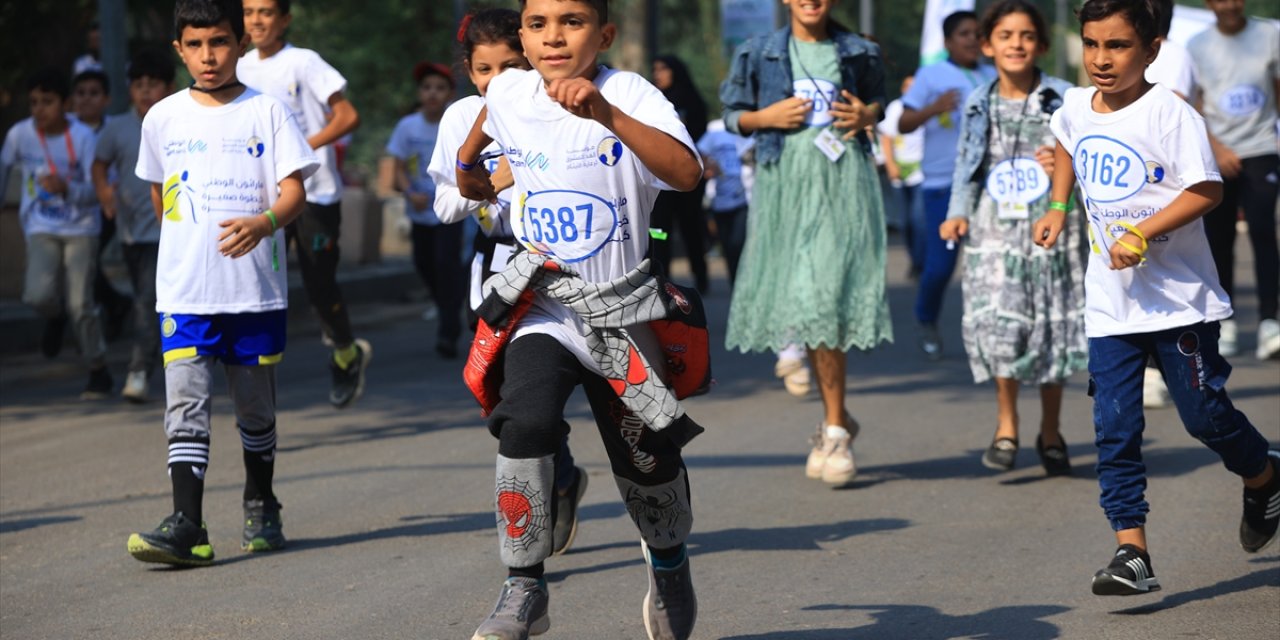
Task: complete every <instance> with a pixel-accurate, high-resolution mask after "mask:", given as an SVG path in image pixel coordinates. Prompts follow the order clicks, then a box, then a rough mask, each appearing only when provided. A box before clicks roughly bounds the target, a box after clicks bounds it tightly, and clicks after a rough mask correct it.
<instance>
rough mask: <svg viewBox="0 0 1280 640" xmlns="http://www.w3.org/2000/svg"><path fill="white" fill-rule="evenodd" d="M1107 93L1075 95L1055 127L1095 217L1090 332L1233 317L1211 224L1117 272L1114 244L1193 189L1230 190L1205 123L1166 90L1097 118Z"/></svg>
mask: <svg viewBox="0 0 1280 640" xmlns="http://www.w3.org/2000/svg"><path fill="white" fill-rule="evenodd" d="M1096 92H1097V89H1095V88H1093V87H1089V88H1075V89H1070V90H1068V91H1067V95H1066V96H1064V98H1063V105H1062V108H1061V109H1058V110H1057V111H1056V112H1054V114H1053V117H1052V119H1051V120H1050V127H1051V128H1052V129H1053V134H1054V136H1056V137H1057V138H1058V142H1060V143H1061V144H1062V146H1063V147H1065V148H1066V149H1067V151H1068V152H1069V153H1070V154H1071V158H1072V166H1073V168H1074V169H1075V174H1076V185H1077V187H1078V188H1079V189H1080V191H1081V194H1082V195H1083V197H1084V201H1083V204H1084V207H1085V213H1086V215H1087V216H1088V226H1089V240H1090V256H1089V260H1090V262H1089V266H1088V268H1087V269H1086V272H1085V332H1086V333H1087V334H1088V336H1089V337H1090V338H1097V337H1103V336H1115V335H1128V334H1136V333H1151V332H1153V331H1161V330H1165V329H1173V328H1177V327H1184V326H1187V325H1191V324H1196V323H1198V322H1213V321H1217V320H1222V319H1225V318H1228V317H1230V316H1231V302H1230V300H1229V299H1228V298H1227V294H1226V293H1225V292H1224V291H1223V290H1222V285H1221V284H1219V283H1218V271H1217V268H1216V267H1214V263H1213V255H1212V254H1210V253H1209V242H1208V240H1207V239H1206V238H1205V234H1204V224H1203V222H1202V221H1201V220H1199V219H1197V220H1196V221H1194V222H1192V223H1190V224H1187V225H1184V226H1182V227H1180V228H1178V229H1175V230H1173V231H1171V232H1169V233H1168V234H1165V235H1163V236H1159V237H1154V238H1148V241H1149V243H1150V247H1149V248H1148V249H1147V252H1146V258H1147V260H1146V262H1145V263H1143V264H1142V265H1141V266H1138V267H1132V268H1129V269H1123V270H1120V271H1113V270H1112V269H1111V256H1110V251H1111V246H1112V244H1113V243H1114V242H1115V240H1116V239H1117V238H1120V237H1121V236H1123V235H1124V234H1125V233H1126V231H1127V229H1126V227H1124V226H1123V225H1122V224H1120V223H1125V224H1129V225H1137V224H1138V223H1139V222H1141V221H1142V220H1144V219H1146V218H1148V217H1151V216H1153V215H1155V214H1156V213H1158V212H1160V211H1161V210H1162V209H1164V208H1165V207H1166V206H1168V205H1169V203H1170V202H1172V201H1173V200H1174V199H1175V198H1177V197H1178V195H1179V194H1181V193H1182V192H1183V191H1185V190H1186V189H1187V188H1188V187H1191V186H1193V185H1196V184H1199V183H1201V182H1221V181H1222V178H1221V176H1220V175H1219V174H1218V165H1217V162H1216V161H1215V160H1214V157H1213V151H1212V150H1211V149H1210V148H1209V139H1208V136H1207V135H1206V133H1205V126H1204V119H1203V118H1201V117H1200V115H1199V114H1198V113H1196V111H1195V109H1193V108H1192V107H1191V106H1190V105H1188V104H1187V103H1186V102H1185V101H1183V100H1182V99H1180V98H1178V96H1177V95H1176V94H1174V93H1173V92H1172V91H1170V90H1169V89H1167V88H1165V87H1164V86H1162V85H1155V86H1153V87H1152V88H1151V89H1150V90H1149V91H1148V92H1147V93H1146V95H1144V96H1142V97H1141V98H1139V99H1138V100H1137V101H1135V102H1134V103H1133V104H1131V105H1129V106H1127V107H1125V108H1123V109H1121V110H1119V111H1116V112H1112V113H1098V112H1096V111H1094V110H1093V107H1092V106H1091V105H1092V100H1093V96H1094V94H1095V93H1096Z"/></svg>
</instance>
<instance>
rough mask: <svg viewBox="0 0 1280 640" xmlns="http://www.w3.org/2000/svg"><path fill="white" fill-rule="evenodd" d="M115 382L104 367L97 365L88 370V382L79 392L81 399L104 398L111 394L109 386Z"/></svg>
mask: <svg viewBox="0 0 1280 640" xmlns="http://www.w3.org/2000/svg"><path fill="white" fill-rule="evenodd" d="M113 386H115V382H114V381H113V380H112V379H111V372H110V371H107V368H106V367H98V368H97V369H91V370H90V371H89V384H86V385H85V386H84V391H81V392H80V399H81V400H105V399H106V398H108V397H110V396H111V388H112V387H113Z"/></svg>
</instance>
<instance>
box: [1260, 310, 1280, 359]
mask: <svg viewBox="0 0 1280 640" xmlns="http://www.w3.org/2000/svg"><path fill="white" fill-rule="evenodd" d="M1257 356H1258V359H1259V360H1270V359H1272V358H1275V357H1276V356H1280V322H1278V321H1276V320H1275V319H1274V318H1267V319H1266V320H1263V321H1262V322H1260V323H1258V352H1257Z"/></svg>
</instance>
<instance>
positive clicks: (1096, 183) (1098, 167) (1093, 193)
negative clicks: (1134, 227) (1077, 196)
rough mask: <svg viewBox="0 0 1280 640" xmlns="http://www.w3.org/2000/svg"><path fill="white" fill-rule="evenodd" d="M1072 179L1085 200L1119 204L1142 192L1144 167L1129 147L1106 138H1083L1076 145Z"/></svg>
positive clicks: (1145, 169)
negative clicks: (1077, 182)
mask: <svg viewBox="0 0 1280 640" xmlns="http://www.w3.org/2000/svg"><path fill="white" fill-rule="evenodd" d="M1073 157H1074V162H1075V170H1076V179H1077V180H1078V181H1079V182H1080V187H1081V188H1082V189H1084V192H1085V194H1086V195H1088V196H1089V199H1090V200H1092V201H1094V202H1098V203H1108V202H1119V201H1121V200H1124V199H1126V198H1129V197H1130V196H1132V195H1134V194H1135V193H1137V192H1139V191H1141V190H1142V187H1143V186H1144V185H1146V183H1147V173H1148V167H1147V165H1146V163H1145V162H1143V160H1142V156H1140V155H1138V152H1137V151H1134V150H1133V148H1132V147H1130V146H1129V145H1127V144H1125V143H1123V142H1120V141H1119V140H1116V139H1114V138H1108V137H1106V136H1087V137H1085V138H1083V139H1081V140H1080V142H1079V143H1078V144H1076V150H1075V154H1074V156H1073Z"/></svg>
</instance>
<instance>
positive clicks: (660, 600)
mask: <svg viewBox="0 0 1280 640" xmlns="http://www.w3.org/2000/svg"><path fill="white" fill-rule="evenodd" d="M640 546H641V547H643V548H644V566H645V568H646V569H648V570H649V571H648V573H649V592H648V593H646V594H645V596H644V629H645V631H647V632H648V633H649V640H687V639H688V638H689V636H690V635H692V634H693V625H694V623H695V622H697V621H698V596H697V594H695V593H694V592H693V578H692V577H691V576H690V575H689V558H688V555H687V553H688V552H687V551H686V556H685V559H684V562H681V563H680V566H679V567H677V568H675V569H659V568H657V567H655V566H653V559H652V558H651V557H650V555H649V546H648V545H646V544H644V543H643V542H642V543H640Z"/></svg>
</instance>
